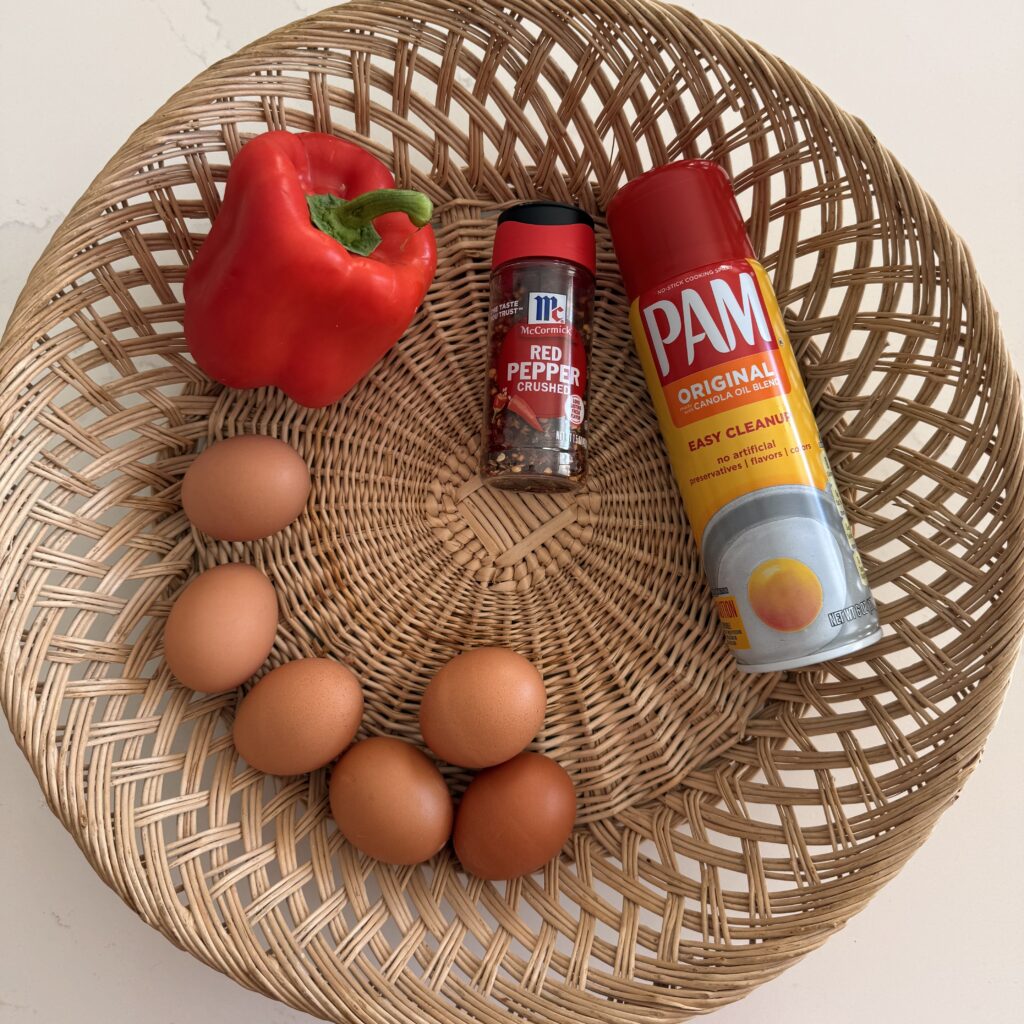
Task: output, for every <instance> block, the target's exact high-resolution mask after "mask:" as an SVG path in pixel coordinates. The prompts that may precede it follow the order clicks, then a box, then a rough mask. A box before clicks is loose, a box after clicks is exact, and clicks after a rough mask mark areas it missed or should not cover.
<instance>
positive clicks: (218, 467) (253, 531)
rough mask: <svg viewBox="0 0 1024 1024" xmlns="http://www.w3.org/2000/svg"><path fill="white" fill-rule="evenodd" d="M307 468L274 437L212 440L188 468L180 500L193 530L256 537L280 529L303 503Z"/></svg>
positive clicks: (231, 537) (223, 537) (219, 535)
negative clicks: (193, 527)
mask: <svg viewBox="0 0 1024 1024" xmlns="http://www.w3.org/2000/svg"><path fill="white" fill-rule="evenodd" d="M309 488H310V483H309V467H308V466H307V465H306V463H305V462H304V461H303V459H302V457H301V456H300V455H299V453H298V452H297V451H296V450H295V449H294V448H292V447H291V445H288V444H285V443H284V441H278V440H276V439H274V438H273V437H263V436H261V435H259V434H246V435H242V436H239V437H229V438H227V439H225V440H223V441H215V442H214V443H213V444H211V445H210V447H209V448H207V449H205V450H204V451H203V452H201V453H200V454H199V455H198V456H197V457H196V460H195V461H194V462H193V463H192V465H191V466H189V468H188V471H187V472H186V473H185V479H184V480H182V482H181V504H182V506H183V507H184V509H185V515H187V516H188V518H189V521H190V522H191V523H192V525H193V526H195V527H196V528H197V529H199V530H202V531H203V533H205V534H208V535H209V536H210V537H214V538H216V539H217V540H259V538H261V537H269V536H270V535H271V534H272V533H277V532H278V531H279V530H283V529H284V528H285V527H286V526H287V525H288V524H289V523H290V522H292V520H294V519H295V518H296V517H297V516H298V515H299V513H300V512H301V511H302V510H303V509H304V508H305V507H306V499H307V498H308V497H309Z"/></svg>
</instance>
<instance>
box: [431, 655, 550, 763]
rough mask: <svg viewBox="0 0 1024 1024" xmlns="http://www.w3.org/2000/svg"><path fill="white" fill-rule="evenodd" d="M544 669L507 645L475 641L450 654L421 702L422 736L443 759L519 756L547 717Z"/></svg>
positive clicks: (497, 760) (491, 760)
mask: <svg viewBox="0 0 1024 1024" xmlns="http://www.w3.org/2000/svg"><path fill="white" fill-rule="evenodd" d="M546 701H547V696H546V694H545V692H544V680H543V679H542V678H541V674H540V673H539V672H538V671H537V669H536V668H534V666H533V665H531V664H530V662H528V661H527V660H526V658H524V657H523V656H522V655H521V654H516V652H515V651H510V650H508V649H507V648H505V647H477V648H475V649H474V650H471V651H466V652H465V653H464V654H460V655H458V656H457V657H454V658H452V660H451V661H449V662H448V663H447V664H446V665H444V666H443V667H442V668H441V670H440V671H439V672H438V673H437V675H436V676H434V678H433V679H431V681H430V683H429V684H428V685H427V688H426V690H425V691H424V693H423V700H422V701H421V703H420V731H421V732H422V733H423V740H424V742H425V743H426V744H427V746H428V747H430V749H431V750H432V751H433V752H434V753H435V754H437V756H438V757H440V758H441V759H442V760H445V761H448V762H449V763H450V764H457V765H461V766H462V767H463V768H486V767H488V766H490V765H492V764H501V762H502V761H507V760H508V759H509V758H510V757H515V755H516V754H518V753H519V751H521V750H522V749H523V747H525V746H526V745H527V744H528V743H529V742H530V740H532V739H533V737H534V736H536V735H537V730H538V729H540V727H541V725H542V724H543V722H544V706H545V703H546Z"/></svg>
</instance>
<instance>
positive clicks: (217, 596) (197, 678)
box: [164, 563, 278, 693]
mask: <svg viewBox="0 0 1024 1024" xmlns="http://www.w3.org/2000/svg"><path fill="white" fill-rule="evenodd" d="M277 615H278V611H277V594H276V593H275V592H274V587H273V584H272V583H271V582H270V580H268V579H267V577H266V576H264V575H263V573H261V572H260V571H259V569H256V568H254V567H253V566H251V565H243V564H241V563H229V564H227V565H217V566H214V567H213V568H212V569H207V570H206V572H204V573H200V575H198V576H197V577H196V578H195V579H194V580H192V582H191V583H189V584H188V586H187V587H185V589H184V590H183V591H182V592H181V594H180V595H179V596H178V599H177V600H176V601H175V602H174V606H173V607H172V608H171V612H170V614H169V615H168V616H167V624H166V625H165V627H164V658H165V659H166V661H167V664H168V666H169V667H170V670H171V672H173V673H174V675H175V677H176V678H177V679H178V681H179V682H180V683H182V684H183V685H184V686H187V687H188V688H189V689H192V690H198V691H199V692H201V693H223V692H224V691H225V690H231V689H233V688H234V687H236V686H241V685H242V683H244V682H245V681H246V680H247V679H248V678H249V677H250V676H252V675H253V674H254V673H255V672H256V671H257V670H258V669H259V667H260V665H262V664H263V662H264V661H266V658H267V655H268V654H269V653H270V649H271V647H273V646H274V635H275V633H276V632H277Z"/></svg>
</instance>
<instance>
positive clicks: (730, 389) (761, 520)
mask: <svg viewBox="0 0 1024 1024" xmlns="http://www.w3.org/2000/svg"><path fill="white" fill-rule="evenodd" d="M608 226H609V228H610V229H611V234H612V241H613V242H614V244H615V253H616V255H617V256H618V259H619V266H620V268H621V269H622V277H623V280H624V281H625V284H626V292H627V293H628V295H629V298H630V302H631V303H632V305H631V306H630V320H631V322H632V327H633V338H634V341H635V342H636V349H637V352H638V354H639V356H640V362H641V363H642V364H643V367H644V372H645V374H646V376H647V385H648V387H649V389H650V392H651V398H652V399H653V401H654V406H655V409H657V412H658V419H659V420H660V422H661V432H662V434H663V436H664V438H665V444H666V446H667V447H668V451H669V457H670V459H671V461H672V468H673V469H674V470H675V474H676V479H677V481H678V483H679V489H680V491H681V492H682V495H683V500H684V503H685V505H686V515H687V518H688V519H689V521H690V526H691V528H692V529H693V532H694V535H695V537H696V540H697V542H698V544H700V546H701V554H702V556H703V560H704V568H705V570H706V572H707V575H708V579H709V580H710V582H711V592H712V595H713V596H714V600H715V607H716V610H717V611H718V617H719V618H720V619H721V622H722V627H723V630H724V632H725V638H726V642H727V643H728V645H729V646H730V647H731V648H732V650H733V653H734V654H735V656H736V661H737V662H738V663H739V665H740V667H741V668H744V669H747V670H748V671H751V672H774V671H781V670H783V669H792V668H799V667H801V666H803V665H813V664H815V663H817V662H820V661H826V660H828V659H831V658H839V657H842V656H843V655H844V654H850V653H851V652H853V651H859V650H860V649H861V648H863V647H867V646H868V645H870V644H873V643H875V641H876V640H878V639H879V637H880V636H881V631H880V629H879V626H878V615H877V612H876V610H875V603H874V601H873V600H872V597H871V592H870V591H869V590H868V581H867V575H866V573H865V572H864V566H863V564H862V562H861V559H860V556H859V555H858V554H857V548H856V546H855V545H854V542H853V531H852V529H851V527H850V523H849V520H848V519H847V517H846V511H845V509H844V508H843V502H842V499H841V498H840V495H839V490H838V489H837V487H836V484H835V481H834V480H833V478H832V470H831V467H830V466H829V462H828V457H827V456H826V454H825V449H824V446H823V445H822V443H821V436H820V434H819V433H818V428H817V425H816V424H815V422H814V413H813V411H812V410H811V403H810V401H809V400H808V398H807V392H806V391H805V390H804V385H803V381H802V380H801V378H800V368H799V366H798V365H797V361H796V356H795V354H794V353H793V346H792V345H791V344H790V341H789V336H788V335H787V333H786V328H785V325H784V324H783V321H782V314H781V312H780V311H779V304H778V301H777V300H776V298H775V293H774V292H773V291H772V286H771V282H770V281H769V280H768V275H767V274H766V273H765V270H764V267H762V266H761V264H760V263H758V262H757V258H756V257H755V255H754V250H753V249H752V248H751V245H750V240H749V239H748V238H747V232H746V228H745V226H744V224H743V218H742V216H741V215H740V211H739V208H738V207H737V205H736V199H735V197H734V195H733V191H732V186H731V184H730V182H729V179H728V177H727V176H726V173H725V171H724V170H723V169H722V168H721V167H719V166H718V165H717V164H713V163H709V162H708V161H706V160H683V161H680V162H679V163H674V164H668V165H666V166H665V167H659V168H656V169H655V170H653V171H649V172H648V173H647V174H643V175H641V176H640V177H639V178H635V179H634V180H633V181H631V182H629V184H628V185H626V186H624V187H623V188H622V189H621V190H620V191H619V192H618V194H617V195H616V196H614V198H613V199H612V201H611V203H610V204H609V206H608Z"/></svg>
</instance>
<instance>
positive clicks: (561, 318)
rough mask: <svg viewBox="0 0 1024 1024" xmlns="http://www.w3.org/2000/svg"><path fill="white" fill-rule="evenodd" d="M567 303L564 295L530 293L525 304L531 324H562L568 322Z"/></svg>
mask: <svg viewBox="0 0 1024 1024" xmlns="http://www.w3.org/2000/svg"><path fill="white" fill-rule="evenodd" d="M568 306H569V303H568V301H567V298H566V296H565V295H559V294H558V293H557V292H530V300H529V303H528V304H527V313H528V315H529V320H528V323H531V324H564V323H565V322H566V320H568V319H569V318H568V316H567V315H566V310H567V309H568Z"/></svg>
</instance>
